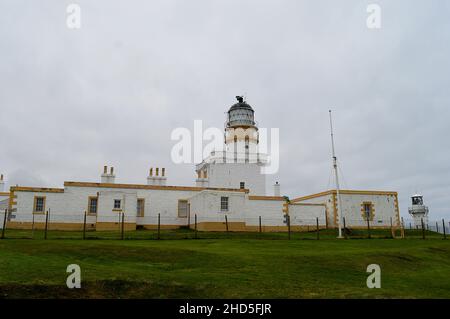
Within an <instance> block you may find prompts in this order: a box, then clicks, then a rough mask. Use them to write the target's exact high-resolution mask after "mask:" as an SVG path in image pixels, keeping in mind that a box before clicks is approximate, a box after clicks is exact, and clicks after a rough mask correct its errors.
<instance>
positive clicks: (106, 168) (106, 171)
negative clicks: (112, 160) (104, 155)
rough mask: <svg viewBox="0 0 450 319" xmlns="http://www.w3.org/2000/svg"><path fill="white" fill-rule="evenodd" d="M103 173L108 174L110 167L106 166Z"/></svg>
mask: <svg viewBox="0 0 450 319" xmlns="http://www.w3.org/2000/svg"><path fill="white" fill-rule="evenodd" d="M103 173H104V174H106V173H108V166H106V165H105V166H103Z"/></svg>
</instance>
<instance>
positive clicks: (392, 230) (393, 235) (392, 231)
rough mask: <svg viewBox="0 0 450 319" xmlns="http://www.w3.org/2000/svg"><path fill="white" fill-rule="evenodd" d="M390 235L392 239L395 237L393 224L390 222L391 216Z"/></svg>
mask: <svg viewBox="0 0 450 319" xmlns="http://www.w3.org/2000/svg"><path fill="white" fill-rule="evenodd" d="M391 237H392V239H394V238H395V234H394V225H393V224H392V217H391Z"/></svg>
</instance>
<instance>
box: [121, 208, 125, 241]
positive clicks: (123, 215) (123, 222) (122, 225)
mask: <svg viewBox="0 0 450 319" xmlns="http://www.w3.org/2000/svg"><path fill="white" fill-rule="evenodd" d="M124 224H125V213H124V212H122V224H121V225H120V226H121V228H120V239H121V240H123V229H124Z"/></svg>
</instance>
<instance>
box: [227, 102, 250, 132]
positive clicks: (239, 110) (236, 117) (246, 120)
mask: <svg viewBox="0 0 450 319" xmlns="http://www.w3.org/2000/svg"><path fill="white" fill-rule="evenodd" d="M236 99H237V100H238V102H237V103H235V104H233V105H232V106H231V107H230V109H229V110H228V119H227V127H249V126H255V111H253V109H252V107H251V106H250V105H249V104H248V103H247V102H246V101H244V98H243V97H242V96H236Z"/></svg>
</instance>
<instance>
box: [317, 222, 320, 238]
mask: <svg viewBox="0 0 450 319" xmlns="http://www.w3.org/2000/svg"><path fill="white" fill-rule="evenodd" d="M316 226H317V240H319V236H320V235H319V217H316Z"/></svg>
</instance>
